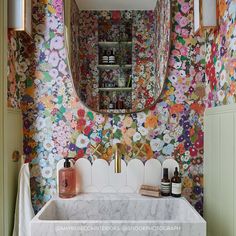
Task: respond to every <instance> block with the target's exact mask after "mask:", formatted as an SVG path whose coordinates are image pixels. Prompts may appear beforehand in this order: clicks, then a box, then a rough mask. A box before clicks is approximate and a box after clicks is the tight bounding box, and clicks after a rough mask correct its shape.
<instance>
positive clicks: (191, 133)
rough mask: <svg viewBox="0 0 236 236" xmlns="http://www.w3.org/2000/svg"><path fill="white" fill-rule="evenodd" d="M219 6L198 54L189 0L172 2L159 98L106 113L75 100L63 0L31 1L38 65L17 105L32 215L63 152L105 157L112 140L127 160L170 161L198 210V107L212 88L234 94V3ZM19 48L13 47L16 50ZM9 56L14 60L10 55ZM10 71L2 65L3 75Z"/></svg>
mask: <svg viewBox="0 0 236 236" xmlns="http://www.w3.org/2000/svg"><path fill="white" fill-rule="evenodd" d="M225 3H226V4H224V3H223V1H222V2H221V4H222V10H221V22H222V26H221V27H220V29H219V32H217V31H215V32H210V35H209V38H208V40H212V42H213V43H212V44H211V43H208V47H207V53H206V55H207V56H206V57H205V40H204V39H203V38H202V37H200V36H195V35H194V34H193V29H192V28H193V25H192V22H193V0H175V1H172V36H171V37H172V47H171V52H170V60H169V66H168V78H167V80H166V81H165V84H164V90H163V93H162V96H161V98H160V101H159V103H158V104H157V105H155V106H153V107H152V108H151V109H149V110H146V111H144V112H141V113H135V114H131V115H110V116H108V115H101V114H98V113H95V112H92V111H91V110H89V109H87V108H86V107H84V106H83V104H82V103H81V102H80V101H78V100H77V96H76V94H75V91H74V89H73V84H72V78H71V74H70V73H69V70H68V61H67V58H66V53H65V48H64V46H63V42H64V31H63V7H62V0H48V1H36V0H34V1H33V28H34V35H33V39H34V43H35V45H36V49H37V50H36V51H35V53H32V52H31V54H33V56H34V60H35V61H36V62H37V63H36V68H35V71H32V74H31V77H30V78H28V80H29V81H28V82H27V83H25V86H26V88H25V94H24V96H23V98H22V101H23V102H22V104H23V105H22V110H23V112H24V152H25V154H26V155H27V161H29V162H30V163H31V189H32V202H33V205H34V209H35V211H36V212H37V211H38V210H39V209H40V208H41V207H42V206H43V205H44V204H45V202H47V201H48V200H49V199H50V198H51V197H52V195H53V194H54V193H55V191H56V163H57V161H59V160H60V159H61V158H62V157H64V156H75V157H76V159H77V158H88V159H89V160H90V161H91V162H93V160H94V159H96V158H103V159H105V160H107V161H110V160H111V159H112V158H113V157H112V149H111V146H112V144H113V143H114V142H119V143H123V144H125V150H124V159H125V160H126V161H129V159H130V158H140V159H141V160H143V161H144V162H145V161H146V160H147V159H149V158H152V157H154V158H157V159H159V160H160V161H163V160H165V159H166V158H174V159H175V160H177V161H178V163H179V164H180V168H181V174H182V177H183V195H184V196H185V197H186V198H187V199H188V200H189V201H190V203H191V204H192V205H193V206H194V207H195V208H196V209H197V210H198V211H199V212H200V213H202V210H203V155H204V150H203V140H204V134H203V113H204V110H205V104H206V105H214V103H218V101H219V99H218V95H217V93H218V91H220V90H219V87H218V86H219V85H220V86H222V87H221V88H223V89H222V90H223V91H224V93H225V96H226V98H227V99H228V101H231V100H230V99H231V97H234V78H235V63H234V57H235V42H234V37H233V36H234V34H235V1H233V0H232V1H225ZM232 24H233V26H231V25H232ZM212 34H214V38H213V36H212ZM229 39H230V40H229ZM209 44H211V47H210V46H209ZM24 47H25V46H24V45H23V44H22V45H20V49H19V50H23V49H24ZM22 48H23V49H22ZM15 50H17V49H15ZM13 54H14V50H13ZM17 55H19V54H17ZM205 59H206V62H207V66H206V70H207V72H206V74H207V76H205ZM228 59H230V63H227V60H228ZM9 61H10V63H13V64H14V65H16V64H17V63H18V62H17V61H14V60H12V58H11V57H10V60H9ZM217 61H219V62H217ZM13 67H14V66H13ZM219 68H221V69H219ZM12 70H13V68H12V67H9V71H10V74H11V71H12ZM224 71H225V72H224ZM209 72H211V73H212V74H213V75H212V74H211V73H209ZM214 73H215V75H214ZM224 74H226V78H225V79H224V76H222V75H224ZM209 75H210V77H209ZM228 75H230V77H229V76H228ZM220 78H222V79H223V81H225V83H224V85H223V84H222V81H221V80H220ZM225 84H226V85H225ZM13 94H14V93H13ZM216 96H217V97H216ZM13 97H14V95H13ZM140 149H142V151H141V152H140V151H137V150H140ZM128 153H129V155H128Z"/></svg>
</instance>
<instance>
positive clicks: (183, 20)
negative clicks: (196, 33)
mask: <svg viewBox="0 0 236 236" xmlns="http://www.w3.org/2000/svg"><path fill="white" fill-rule="evenodd" d="M178 23H179V25H180V26H181V27H185V26H186V25H187V24H188V23H189V21H188V18H187V17H185V16H182V17H181V19H180V20H179V22H178Z"/></svg>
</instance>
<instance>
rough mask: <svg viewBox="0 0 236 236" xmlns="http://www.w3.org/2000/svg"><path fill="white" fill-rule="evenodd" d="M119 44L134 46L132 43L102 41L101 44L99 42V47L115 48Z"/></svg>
mask: <svg viewBox="0 0 236 236" xmlns="http://www.w3.org/2000/svg"><path fill="white" fill-rule="evenodd" d="M119 44H124V45H125V44H126V45H132V41H123V42H118V41H117V42H109V41H100V42H98V45H99V46H101V47H107V46H110V47H115V46H118V45H119Z"/></svg>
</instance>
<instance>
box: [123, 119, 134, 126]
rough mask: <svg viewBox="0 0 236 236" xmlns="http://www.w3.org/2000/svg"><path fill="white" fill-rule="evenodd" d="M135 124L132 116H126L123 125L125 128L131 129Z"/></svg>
mask: <svg viewBox="0 0 236 236" xmlns="http://www.w3.org/2000/svg"><path fill="white" fill-rule="evenodd" d="M132 123H133V119H132V118H131V117H130V116H126V117H125V119H124V121H123V124H124V126H125V127H130V126H131V125H132Z"/></svg>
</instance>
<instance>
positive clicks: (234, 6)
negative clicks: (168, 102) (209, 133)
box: [206, 0, 236, 107]
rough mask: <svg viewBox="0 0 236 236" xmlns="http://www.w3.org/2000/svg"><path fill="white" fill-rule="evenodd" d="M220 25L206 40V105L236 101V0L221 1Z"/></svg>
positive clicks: (210, 32)
mask: <svg viewBox="0 0 236 236" xmlns="http://www.w3.org/2000/svg"><path fill="white" fill-rule="evenodd" d="M219 17H220V19H219V24H220V27H219V28H218V29H216V30H214V31H213V30H212V31H209V32H208V40H207V43H206V48H207V50H206V78H207V87H206V92H207V96H208V99H207V104H206V105H207V106H208V107H212V106H218V105H225V104H232V103H235V102H236V96H235V95H236V1H235V0H220V1H219Z"/></svg>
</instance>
